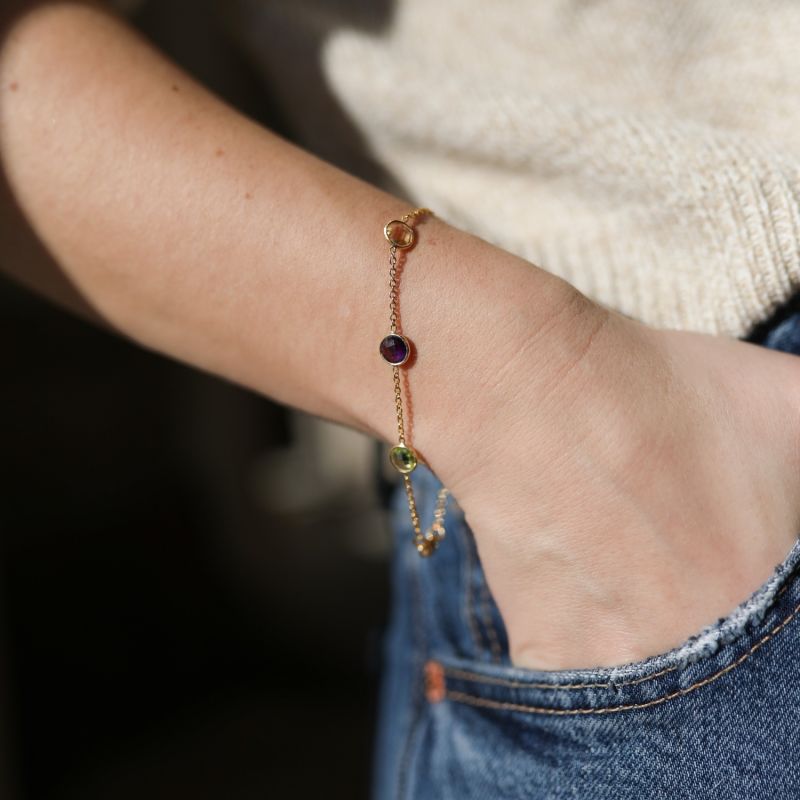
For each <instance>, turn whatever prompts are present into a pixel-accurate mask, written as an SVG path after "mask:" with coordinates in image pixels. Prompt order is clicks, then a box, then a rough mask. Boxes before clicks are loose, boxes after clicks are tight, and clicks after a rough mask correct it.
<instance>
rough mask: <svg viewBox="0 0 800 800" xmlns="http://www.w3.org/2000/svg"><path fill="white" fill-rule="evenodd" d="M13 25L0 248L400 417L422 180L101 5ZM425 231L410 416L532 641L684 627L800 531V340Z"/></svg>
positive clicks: (276, 377) (128, 329) (167, 330)
mask: <svg viewBox="0 0 800 800" xmlns="http://www.w3.org/2000/svg"><path fill="white" fill-rule="evenodd" d="M3 25H4V27H3V29H2V32H3V38H2V40H0V164H1V165H2V174H3V185H2V187H0V205H2V208H0V268H2V269H3V270H4V271H5V272H6V273H8V274H9V275H10V276H12V277H13V278H14V279H15V280H18V281H19V282H21V283H23V284H25V285H27V286H29V287H30V288H31V289H32V290H34V291H36V292H38V293H39V294H41V295H42V296H44V297H47V298H50V299H51V300H53V301H54V302H57V303H59V304H61V305H63V306H64V307H65V308H68V309H70V310H71V311H73V312H75V313H79V314H82V315H84V316H87V317H89V318H91V319H93V320H95V321H96V322H97V323H98V324H101V325H104V326H107V327H108V328H110V329H111V330H113V331H115V332H117V333H118V334H119V335H123V336H126V337H128V338H130V339H132V340H134V341H136V342H138V343H140V344H141V345H142V346H143V347H146V348H150V349H153V350H157V351H159V352H161V353H165V354H168V355H170V356H172V357H174V358H176V359H180V360H181V361H185V362H187V363H189V364H193V365H194V366H196V367H198V368H200V369H203V370H207V371H209V372H213V373H215V374H218V375H221V376H223V377H225V378H227V379H229V380H232V381H235V382H237V383H240V384H242V385H244V386H247V387H250V388H252V389H254V390H256V391H258V392H261V393H263V394H264V395H267V396H269V397H271V398H274V399H276V400H278V401H280V402H283V403H286V404H288V405H291V406H293V407H296V408H299V409H302V410H304V411H307V412H310V413H312V414H316V415H319V416H321V417H325V418H326V419H329V420H333V421H335V422H338V423H341V424H343V425H347V426H350V427H352V428H355V429H358V430H361V431H365V432H367V433H369V434H371V435H373V436H376V437H378V438H379V439H382V440H383V441H385V442H387V443H394V441H395V439H394V436H395V420H394V406H393V403H392V396H391V380H390V375H389V374H388V373H387V370H388V369H389V368H388V367H387V366H386V365H385V364H384V363H382V362H381V360H380V359H379V358H378V357H377V352H376V347H377V342H378V341H379V340H380V338H381V337H382V336H383V335H384V334H385V333H386V329H387V320H388V284H387V270H388V266H387V245H386V243H385V241H384V240H383V237H382V234H381V231H382V228H383V224H384V223H385V222H386V221H387V220H388V219H391V218H396V217H399V216H402V214H404V213H406V212H407V211H408V210H409V209H410V208H411V207H413V205H414V203H412V202H409V201H408V200H407V199H403V198H399V197H395V196H393V195H391V194H389V193H387V192H385V191H383V190H381V189H379V188H376V187H373V186H370V185H369V184H367V183H365V182H364V181H361V180H359V179H357V178H355V177H353V176H350V175H348V174H346V173H344V172H342V171H341V170H338V169H336V168H335V167H333V166H331V165H329V164H326V163H325V162H323V161H321V160H319V159H318V158H315V157H314V156H312V155H310V154H308V153H306V152H304V151H303V150H302V149H300V148H298V147H296V146H295V145H293V144H291V143H289V142H287V141H285V140H283V139H282V138H280V137H279V136H276V135H275V134H273V133H272V132H270V131H268V130H265V129H264V128H262V127H260V126H258V125H256V124H255V123H253V122H252V121H250V120H248V119H247V118H245V117H244V116H242V115H241V114H240V113H238V112H237V111H235V110H234V109H232V108H230V107H228V106H227V105H226V104H225V103H223V102H221V101H220V100H219V99H218V98H216V97H214V96H212V95H211V94H210V93H209V92H207V91H206V90H205V89H204V88H203V87H201V86H199V85H198V84H197V83H195V82H194V81H193V80H192V79H191V78H190V77H189V76H187V75H186V74H185V73H183V72H182V71H181V70H179V69H178V68H176V67H175V66H174V65H173V64H172V63H170V62H169V61H168V60H167V59H166V58H164V57H163V56H162V55H160V54H159V53H158V52H157V51H155V50H154V49H153V48H152V47H151V46H150V45H149V44H148V43H147V42H145V41H143V40H142V39H141V38H140V37H139V36H138V35H137V34H135V33H134V32H133V31H132V30H131V29H130V28H128V27H127V26H126V25H125V24H124V23H122V22H120V21H118V20H117V19H115V18H114V17H113V16H112V15H111V14H109V13H108V12H107V11H105V10H104V9H103V8H102V7H101V6H100V5H96V4H93V3H79V2H72V3H37V4H30V3H27V4H21V5H20V6H18V7H17V8H15V9H14V10H13V12H11V13H8V16H7V17H6V19H5V20H4V23H3ZM418 230H419V237H420V242H419V246H417V247H415V248H414V250H413V251H412V252H411V253H410V254H409V256H408V259H407V266H406V267H405V268H404V269H403V272H402V277H401V294H400V296H401V320H402V325H403V329H404V330H405V331H406V332H407V333H408V334H409V336H411V338H412V339H413V341H414V342H415V343H416V346H417V349H418V357H417V358H416V359H415V361H414V363H413V364H412V365H411V366H410V367H409V369H408V377H409V383H410V386H411V391H412V398H413V414H412V420H411V421H412V425H413V427H412V437H411V441H412V442H413V443H415V444H417V443H418V444H417V449H418V452H419V453H420V455H421V456H422V457H423V458H424V459H425V461H427V463H428V464H429V465H430V466H431V468H432V469H433V470H434V471H435V472H436V473H437V475H438V476H439V477H440V478H441V479H442V480H443V482H444V483H445V485H447V486H448V487H449V488H450V489H451V491H452V492H453V494H454V496H455V497H456V499H457V500H458V502H459V504H460V505H461V507H462V508H463V510H464V512H465V514H466V517H467V521H468V522H469V523H470V526H471V527H472V529H473V531H474V533H475V536H476V540H477V543H478V548H479V551H480V555H481V558H482V561H483V563H484V566H485V569H486V574H487V578H488V580H489V583H490V587H491V589H492V592H493V594H494V596H495V598H496V600H497V602H498V606H499V608H500V611H501V613H502V615H503V618H504V620H505V622H506V625H507V628H508V631H509V637H510V643H511V656H512V660H513V661H514V663H515V664H517V665H519V666H525V667H535V668H540V669H562V668H577V667H591V666H603V665H612V664H620V663H624V662H626V661H630V660H635V659H638V658H643V657H646V656H648V655H653V654H656V653H659V652H663V651H664V650H666V649H669V648H670V647H673V646H676V645H679V644H680V643H682V642H683V641H684V639H685V638H686V637H688V636H689V635H691V634H693V633H695V632H696V631H697V630H699V629H700V628H702V627H703V626H704V625H706V624H708V623H710V622H713V621H714V620H715V619H716V618H718V617H719V616H721V615H723V614H726V613H728V612H729V611H731V610H732V609H733V608H734V607H735V606H736V605H737V604H738V603H739V602H741V601H742V600H744V599H745V598H746V597H747V596H748V595H749V594H750V593H751V592H752V591H754V590H755V589H756V588H757V587H758V586H759V585H760V584H761V583H762V582H763V581H764V580H766V579H767V577H768V576H769V574H770V573H771V571H772V569H773V568H774V567H775V565H776V564H777V563H778V562H779V561H781V560H782V559H783V558H784V556H785V555H786V553H787V552H788V550H789V549H790V547H791V546H792V544H793V543H794V541H795V539H796V537H797V533H798V531H799V530H800V479H799V478H798V475H799V474H800V471H799V470H798V467H800V452H799V448H798V442H799V441H800V438H799V437H798V433H800V430H798V428H799V426H798V413H797V408H798V398H800V369H799V367H800V362H798V361H797V359H796V358H795V357H794V356H790V355H786V354H782V353H777V352H774V351H769V350H765V349H763V348H760V347H757V346H755V345H751V344H747V343H744V342H741V341H737V340H731V339H727V338H723V337H714V336H708V335H703V334H697V333H691V332H681V331H658V330H653V329H651V328H648V327H646V326H644V325H641V324H640V323H638V322H636V321H634V320H631V319H628V318H626V317H623V316H622V315H620V314H617V313H616V312H614V311H612V310H609V309H606V308H603V307H601V306H599V305H598V304H596V303H593V302H592V301H590V300H589V299H588V298H586V297H585V296H584V295H582V294H581V293H580V292H578V291H577V290H575V289H574V288H572V287H571V286H569V285H568V284H567V283H565V282H564V281H562V280H560V279H558V278H556V277H554V276H552V275H550V274H548V273H547V272H546V271H545V270H543V269H540V268H539V267H537V266H535V265H532V264H530V263H528V262H526V261H524V260H523V259H520V258H518V257H516V256H514V255H512V254H510V253H507V252H504V251H502V250H500V249H498V248H496V247H493V246H491V245H490V244H488V243H487V242H484V241H482V240H481V239H479V238H477V237H475V236H472V235H471V234H469V233H468V232H464V231H459V230H457V229H455V228H453V227H452V226H450V225H448V224H447V223H446V222H444V221H442V220H440V219H437V218H432V219H428V220H426V221H424V222H423V223H422V224H421V225H420V226H419V228H418ZM331 341H333V342H335V352H332V350H331ZM409 546H411V545H409ZM434 557H435V556H434Z"/></svg>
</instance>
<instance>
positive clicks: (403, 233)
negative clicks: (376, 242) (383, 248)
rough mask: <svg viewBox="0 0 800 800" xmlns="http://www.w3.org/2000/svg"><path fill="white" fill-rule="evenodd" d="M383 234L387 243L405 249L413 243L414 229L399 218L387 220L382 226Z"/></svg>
mask: <svg viewBox="0 0 800 800" xmlns="http://www.w3.org/2000/svg"><path fill="white" fill-rule="evenodd" d="M383 235H384V236H385V237H386V240H387V241H388V242H389V244H392V245H394V246H395V247H399V248H400V249H405V248H406V247H411V245H412V244H414V229H413V228H412V227H411V226H410V225H408V224H406V223H405V222H403V221H402V220H399V219H393V220H392V221H391V222H387V223H386V225H385V226H384V228H383Z"/></svg>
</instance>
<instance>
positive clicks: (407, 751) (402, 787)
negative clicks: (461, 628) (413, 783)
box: [396, 563, 428, 800]
mask: <svg viewBox="0 0 800 800" xmlns="http://www.w3.org/2000/svg"><path fill="white" fill-rule="evenodd" d="M410 583H411V595H412V599H411V613H412V619H413V621H414V622H413V628H414V639H415V641H416V644H417V653H425V652H426V651H427V646H428V645H427V636H426V633H425V625H424V624H423V621H422V614H423V612H424V608H423V604H422V587H421V586H420V574H419V564H417V563H414V566H413V567H412V569H411V581H410ZM421 660H422V661H423V662H424V659H421ZM421 672H422V671H421V670H419V669H415V670H414V675H415V681H416V686H415V690H414V691H413V692H412V703H413V708H412V710H411V715H410V717H411V719H410V724H409V726H408V735H407V736H406V741H405V747H404V749H403V755H402V756H401V758H400V774H399V776H398V781H397V794H396V797H397V798H398V800H403V798H404V796H405V794H406V783H407V779H406V776H407V775H408V774H409V764H410V762H411V758H412V751H413V749H414V741H415V739H416V733H417V731H418V730H419V722H420V720H421V719H422V713H423V709H424V708H425V703H424V702H423V696H424V692H425V684H424V680H421V679H420V677H419V676H420V675H421Z"/></svg>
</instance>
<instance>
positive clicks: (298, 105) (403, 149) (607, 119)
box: [226, 0, 800, 336]
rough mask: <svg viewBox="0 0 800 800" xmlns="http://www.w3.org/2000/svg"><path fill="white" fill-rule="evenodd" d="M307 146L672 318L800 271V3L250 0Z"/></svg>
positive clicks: (247, 30) (767, 288)
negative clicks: (799, 206) (799, 203)
mask: <svg viewBox="0 0 800 800" xmlns="http://www.w3.org/2000/svg"><path fill="white" fill-rule="evenodd" d="M226 6H227V7H228V8H227V10H226V13H228V14H230V17H229V20H228V21H229V22H230V24H231V26H232V30H234V31H235V32H236V35H237V36H238V38H239V41H240V42H241V44H242V45H243V46H244V47H246V49H247V51H248V53H249V55H250V56H251V58H252V60H253V62H254V63H255V64H257V66H258V68H259V69H260V71H261V73H262V74H263V76H264V80H265V81H266V82H267V83H268V85H269V88H270V91H271V92H272V93H273V95H274V96H275V97H276V99H277V101H278V102H279V104H280V107H281V108H282V111H283V113H284V114H285V116H286V118H287V120H288V122H289V123H290V124H291V126H292V127H293V129H294V130H295V131H296V132H297V135H298V137H299V140H300V142H301V144H303V145H305V146H306V147H308V148H309V149H311V150H312V151H315V152H317V153H318V154H320V155H322V156H323V157H325V158H328V159H329V160H331V161H333V162H335V163H338V164H339V165H341V166H344V167H345V168H347V169H349V170H351V171H353V172H355V173H358V174H361V175H362V176H364V177H367V178H369V179H371V180H374V181H376V182H379V183H382V184H384V185H385V186H386V188H390V189H392V190H394V191H398V192H400V193H401V194H402V195H403V196H405V197H406V198H407V199H408V200H409V201H410V202H412V203H416V204H423V205H427V206H430V207H431V208H433V209H435V210H436V212H437V213H438V214H439V216H441V217H443V218H444V219H446V220H447V221H449V222H451V223H453V224H455V225H456V226H459V227H463V228H466V229H469V230H471V231H473V232H475V233H477V234H479V235H480V236H482V237H484V238H485V239H487V240H489V241H491V242H493V243H495V244H497V245H499V246H500V247H503V248H505V249H507V250H510V251H512V252H514V253H517V254H519V255H521V256H523V257H524V258H527V259H529V260H530V261H532V262H534V263H536V264H538V265H540V266H542V267H544V268H545V269H547V270H549V271H550V272H553V273H555V274H557V275H560V276H562V277H564V278H566V279H567V280H568V281H570V282H571V283H572V284H573V285H575V286H576V287H577V288H579V289H580V290H581V291H583V292H584V293H585V294H587V295H588V296H590V297H592V298H593V299H595V300H597V301H599V302H601V303H604V304H606V305H608V306H611V307H612V308H615V309H617V310H619V311H621V312H623V313H625V314H628V315H630V316H632V317H635V318H637V319H640V320H642V321H644V322H646V323H648V324H650V325H653V326H657V327H673V328H684V329H693V330H698V331H706V332H711V333H724V334H729V335H734V336H740V335H744V334H746V333H747V332H748V331H749V330H750V329H751V328H752V326H753V324H754V323H756V322H758V321H761V320H763V319H764V318H766V317H767V316H768V315H769V314H770V312H771V311H773V310H774V309H775V308H776V307H777V306H778V305H779V304H780V303H781V302H783V301H785V300H786V299H788V298H789V297H790V295H791V294H792V293H793V292H794V291H795V290H797V289H798V288H800V210H799V209H798V202H799V201H800V2H795V1H794V0H775V2H756V1H755V0H669V2H646V1H645V0H497V2H486V0H482V2H478V0H396V1H395V2H391V0H236V2H235V3H234V4H232V5H231V4H226Z"/></svg>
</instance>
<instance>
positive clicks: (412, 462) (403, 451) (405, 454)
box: [389, 444, 417, 475]
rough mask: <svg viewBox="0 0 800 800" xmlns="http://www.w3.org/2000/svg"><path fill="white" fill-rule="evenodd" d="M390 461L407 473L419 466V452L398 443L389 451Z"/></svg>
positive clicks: (396, 467) (399, 470) (398, 469)
mask: <svg viewBox="0 0 800 800" xmlns="http://www.w3.org/2000/svg"><path fill="white" fill-rule="evenodd" d="M389 461H391V462H392V466H393V467H394V468H395V469H396V470H397V471H398V472H402V473H403V474H404V475H407V474H408V473H409V472H412V471H413V470H414V468H415V467H416V466H417V454H416V453H415V452H414V451H413V450H412V449H411V448H410V447H407V446H406V445H404V444H398V445H395V446H394V447H393V448H392V449H391V450H390V451H389Z"/></svg>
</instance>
